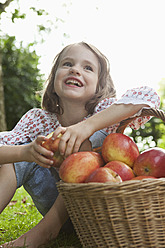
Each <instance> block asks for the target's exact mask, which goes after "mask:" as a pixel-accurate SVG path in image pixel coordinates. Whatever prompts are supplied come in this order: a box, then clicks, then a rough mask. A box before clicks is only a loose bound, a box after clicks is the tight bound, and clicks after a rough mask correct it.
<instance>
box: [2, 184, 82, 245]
mask: <svg viewBox="0 0 165 248" xmlns="http://www.w3.org/2000/svg"><path fill="white" fill-rule="evenodd" d="M41 219H42V215H41V214H40V213H39V212H38V211H37V209H36V208H35V206H34V204H33V201H32V199H31V197H30V196H29V195H28V194H27V193H26V191H25V190H24V188H23V187H21V188H20V189H18V190H17V192H16V194H15V196H14V197H13V199H12V201H11V202H10V203H9V205H8V206H7V207H6V209H5V210H4V211H3V212H2V214H1V215H0V245H1V244H3V243H5V242H7V241H11V240H12V239H16V238H18V237H19V236H20V235H22V234H23V233H25V232H27V231H28V230H30V229H31V228H32V227H33V226H35V225H36V224H37V223H38V222H39V221H40V220H41ZM42 247H43V246H42ZM55 247H57V248H59V247H60V248H61V247H63V248H64V247H75V248H79V247H80V248H81V247H82V246H81V244H80V242H79V240H78V238H77V236H76V235H75V234H70V235H68V234H64V233H61V234H60V235H59V236H58V238H57V239H56V240H54V241H52V242H50V243H49V244H47V245H45V246H44V247H43V248H55Z"/></svg>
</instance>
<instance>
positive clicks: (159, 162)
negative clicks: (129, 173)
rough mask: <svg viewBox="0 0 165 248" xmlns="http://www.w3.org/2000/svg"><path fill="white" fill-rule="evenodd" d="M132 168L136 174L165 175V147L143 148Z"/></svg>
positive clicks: (158, 176)
mask: <svg viewBox="0 0 165 248" xmlns="http://www.w3.org/2000/svg"><path fill="white" fill-rule="evenodd" d="M133 170H134V172H135V174H136V175H137V176H153V177H157V178H160V177H165V149H162V148H158V147H155V148H149V149H148V150H145V151H144V152H142V153H141V154H140V155H139V156H138V158H137V159H136V161H135V163H134V167H133Z"/></svg>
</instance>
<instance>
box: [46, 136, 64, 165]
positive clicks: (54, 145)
mask: <svg viewBox="0 0 165 248" xmlns="http://www.w3.org/2000/svg"><path fill="white" fill-rule="evenodd" d="M52 135H53V132H52V133H50V134H48V135H47V136H46V137H47V138H48V139H47V140H46V141H43V142H42V146H43V147H44V148H46V149H47V150H50V151H52V152H53V153H54V155H53V158H52V160H53V165H52V166H53V167H57V168H59V167H60V165H61V163H62V162H63V161H64V157H63V156H62V155H61V154H60V152H59V149H58V145H59V142H60V138H61V136H62V134H59V135H58V136H57V138H56V139H55V140H54V139H52Z"/></svg>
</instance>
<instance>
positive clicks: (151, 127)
mask: <svg viewBox="0 0 165 248" xmlns="http://www.w3.org/2000/svg"><path fill="white" fill-rule="evenodd" d="M158 94H159V96H160V100H161V104H160V109H162V110H163V111H165V78H164V79H162V80H161V81H160V82H159V91H158ZM129 135H130V136H131V137H133V139H134V141H135V142H136V143H137V145H138V147H139V150H140V151H143V150H146V149H148V148H151V147H155V146H157V147H161V148H164V149H165V123H164V122H163V121H162V120H161V119H159V118H156V117H153V118H151V120H150V121H149V122H147V123H146V124H145V127H144V128H140V129H139V130H131V132H130V133H129Z"/></svg>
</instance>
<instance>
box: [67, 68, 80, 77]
mask: <svg viewBox="0 0 165 248" xmlns="http://www.w3.org/2000/svg"><path fill="white" fill-rule="evenodd" d="M69 73H70V74H72V75H80V71H79V70H78V69H77V68H76V67H73V66H72V67H71V68H70V70H69Z"/></svg>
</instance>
